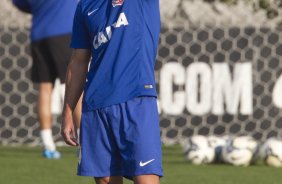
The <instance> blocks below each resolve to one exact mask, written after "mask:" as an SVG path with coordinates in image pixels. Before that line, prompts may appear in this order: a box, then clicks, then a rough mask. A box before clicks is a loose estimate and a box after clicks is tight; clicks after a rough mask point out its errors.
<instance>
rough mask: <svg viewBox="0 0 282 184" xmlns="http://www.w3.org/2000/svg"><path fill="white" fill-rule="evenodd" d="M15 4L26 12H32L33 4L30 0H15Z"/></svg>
mask: <svg viewBox="0 0 282 184" xmlns="http://www.w3.org/2000/svg"><path fill="white" fill-rule="evenodd" d="M13 4H14V5H15V6H16V7H17V8H18V9H19V10H21V11H23V12H25V13H31V11H32V9H31V4H30V1H28V0H13Z"/></svg>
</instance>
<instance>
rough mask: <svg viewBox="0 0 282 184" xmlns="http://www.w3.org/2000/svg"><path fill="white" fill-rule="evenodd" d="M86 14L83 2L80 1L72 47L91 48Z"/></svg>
mask: <svg viewBox="0 0 282 184" xmlns="http://www.w3.org/2000/svg"><path fill="white" fill-rule="evenodd" d="M86 18H87V17H86V16H85V15H84V14H83V11H82V5H81V2H80V3H78V5H77V8H76V11H75V15H74V21H73V28H72V40H71V44H70V46H71V48H75V49H91V37H90V33H89V29H88V27H87V25H86Z"/></svg>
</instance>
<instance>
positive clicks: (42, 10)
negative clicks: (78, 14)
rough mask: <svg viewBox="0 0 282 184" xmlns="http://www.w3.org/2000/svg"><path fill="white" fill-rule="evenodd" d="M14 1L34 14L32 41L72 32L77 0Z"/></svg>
mask: <svg viewBox="0 0 282 184" xmlns="http://www.w3.org/2000/svg"><path fill="white" fill-rule="evenodd" d="M13 3H14V5H15V6H16V7H17V8H19V9H20V10H22V11H24V12H26V13H31V14H32V27H31V40H32V41H37V40H41V39H44V38H48V37H52V36H57V35H62V34H71V32H72V24H73V16H74V12H75V9H76V6H77V0H13Z"/></svg>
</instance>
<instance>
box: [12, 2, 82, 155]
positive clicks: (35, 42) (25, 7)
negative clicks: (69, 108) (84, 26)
mask: <svg viewBox="0 0 282 184" xmlns="http://www.w3.org/2000/svg"><path fill="white" fill-rule="evenodd" d="M13 4H14V5H15V6H16V7H17V8H18V9H19V10H21V11H23V12H25V13H29V14H31V15H32V26H31V33H30V39H31V54H32V60H33V63H32V68H31V80H32V81H33V82H34V83H38V90H39V91H38V99H37V116H38V120H39V123H40V136H41V139H42V143H43V146H44V150H43V156H44V157H45V158H48V159H59V158H60V157H61V154H60V153H59V152H58V151H57V149H56V145H55V143H54V140H53V136H52V114H51V94H52V90H53V88H54V82H55V80H56V78H59V79H60V82H61V83H65V76H66V70H67V66H68V63H69V60H70V57H71V49H70V47H69V44H70V38H71V31H72V23H73V17H74V12H75V9H76V6H77V0H59V1H58V0H13ZM80 114H81V105H80V102H79V103H78V105H77V107H76V110H75V112H74V119H75V122H76V127H77V128H79V123H80Z"/></svg>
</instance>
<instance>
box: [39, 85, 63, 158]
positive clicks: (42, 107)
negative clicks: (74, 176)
mask: <svg viewBox="0 0 282 184" xmlns="http://www.w3.org/2000/svg"><path fill="white" fill-rule="evenodd" d="M52 89H53V84H52V83H51V82H43V83H40V84H39V91H38V100H37V116H38V120H39V123H40V136H41V140H42V143H43V146H44V150H45V151H47V152H45V151H44V153H43V155H44V157H47V158H59V157H60V154H59V153H58V152H55V151H56V145H55V143H54V140H53V136H52V114H51V96H52ZM48 151H51V152H48ZM50 154H51V155H50Z"/></svg>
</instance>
